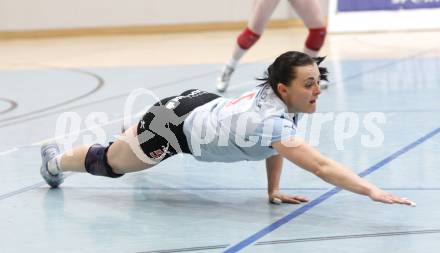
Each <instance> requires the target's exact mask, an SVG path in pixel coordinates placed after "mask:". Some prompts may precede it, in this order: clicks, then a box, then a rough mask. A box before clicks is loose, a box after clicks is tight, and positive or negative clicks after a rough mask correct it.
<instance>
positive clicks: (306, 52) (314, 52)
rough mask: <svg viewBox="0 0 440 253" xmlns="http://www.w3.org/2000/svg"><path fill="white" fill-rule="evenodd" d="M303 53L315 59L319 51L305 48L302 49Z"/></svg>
mask: <svg viewBox="0 0 440 253" xmlns="http://www.w3.org/2000/svg"><path fill="white" fill-rule="evenodd" d="M303 53H305V54H308V55H309V56H310V57H317V56H318V55H319V51H315V50H313V49H310V48H307V47H304V50H303Z"/></svg>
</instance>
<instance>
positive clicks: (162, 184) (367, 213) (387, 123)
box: [0, 28, 440, 253]
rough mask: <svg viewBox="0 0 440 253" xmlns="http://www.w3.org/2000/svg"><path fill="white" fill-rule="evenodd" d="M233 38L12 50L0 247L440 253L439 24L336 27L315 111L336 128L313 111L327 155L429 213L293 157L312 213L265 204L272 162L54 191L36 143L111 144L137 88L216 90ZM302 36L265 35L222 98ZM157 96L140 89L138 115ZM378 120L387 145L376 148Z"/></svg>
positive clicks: (2, 104)
mask: <svg viewBox="0 0 440 253" xmlns="http://www.w3.org/2000/svg"><path fill="white" fill-rule="evenodd" d="M237 33H238V31H226V32H206V33H194V34H191V33H182V34H166V35H164V34H158V35H137V36H114V37H111V36H106V37H74V38H53V39H34V40H2V41H0V55H1V59H2V60H1V61H0V140H2V141H1V143H0V164H1V172H2V176H1V177H0V217H1V218H0V219H1V229H0V238H1V239H0V252H29V251H32V252H43V251H57V252H162V253H165V252H222V251H227V252H237V251H243V252H293V251H295V252H332V253H334V252H350V253H357V252H399V253H413V252H438V249H439V248H440V212H439V211H438V209H440V195H438V193H439V191H440V173H438V169H439V164H440V145H439V143H440V134H439V132H440V113H439V112H440V75H439V74H438V73H440V58H439V56H440V46H439V45H440V32H439V31H427V32H401V33H369V34H345V35H343V34H330V35H329V36H328V39H327V41H326V44H325V47H324V48H323V50H322V55H327V59H326V61H325V62H324V63H323V64H324V65H325V66H327V67H328V68H329V70H330V72H331V73H330V79H331V85H330V87H329V88H328V89H327V90H324V91H323V92H322V94H321V96H320V99H319V100H318V112H317V113H316V115H318V116H323V115H327V116H329V115H330V116H329V117H331V120H330V121H329V122H326V123H323V124H322V128H321V130H320V131H316V129H315V128H313V127H312V126H313V124H312V122H313V119H314V118H313V117H311V116H305V117H304V118H303V119H302V124H303V127H302V130H303V134H304V136H305V137H306V139H308V140H309V141H310V142H311V143H312V144H313V145H314V146H315V147H316V148H318V149H319V150H320V151H321V152H322V153H323V154H325V155H327V156H329V157H331V158H333V159H335V160H337V161H340V162H342V163H343V164H345V165H347V166H348V167H350V168H351V169H353V170H354V171H356V172H357V173H360V174H361V175H362V176H365V178H366V179H367V180H369V181H371V182H373V183H375V184H377V185H378V186H380V187H382V188H384V189H386V190H388V191H391V192H393V193H396V194H398V195H401V196H404V197H408V198H410V199H411V200H413V201H415V202H416V203H417V207H408V206H397V205H385V204H380V203H376V202H372V201H370V200H369V199H368V198H366V197H364V196H359V195H355V194H353V193H350V192H347V191H339V190H338V189H335V188H333V187H332V186H331V185H329V184H327V183H325V182H323V181H321V180H320V179H319V178H316V177H315V176H313V175H311V174H309V173H307V172H305V171H303V170H302V169H300V168H298V167H296V166H295V165H293V164H290V163H289V162H287V161H285V163H284V170H283V175H282V180H281V188H282V190H283V192H285V193H290V194H297V195H303V196H306V197H308V198H309V199H310V200H311V202H309V203H308V204H302V205H288V204H283V205H272V204H269V203H268V201H267V194H266V171H265V163H264V161H260V162H238V163H231V164H225V163H202V162H198V161H196V160H195V159H194V158H192V157H191V156H186V155H185V156H184V155H179V156H176V157H173V158H171V159H168V160H167V161H165V162H163V163H161V164H159V165H158V166H156V167H154V168H152V169H150V170H146V171H141V172H137V173H132V174H127V175H125V176H124V177H122V178H119V179H109V178H102V177H95V176H91V175H88V174H73V173H71V174H66V176H67V178H66V180H65V182H64V184H62V185H61V187H60V188H59V189H50V188H49V187H48V186H47V185H46V184H45V183H44V182H43V180H42V178H41V177H40V174H39V168H40V164H41V159H40V150H39V146H40V144H41V143H42V142H43V141H45V140H48V139H51V138H54V137H59V138H60V139H59V140H60V141H62V142H63V143H65V144H64V145H62V147H63V148H65V149H67V148H68V143H69V142H74V145H78V144H82V143H84V142H95V141H99V142H102V143H104V142H107V141H111V140H114V138H115V136H116V135H117V134H119V132H120V129H121V125H122V121H123V120H122V118H123V116H124V106H125V105H126V101H127V98H128V96H129V94H130V92H131V91H132V90H135V89H137V88H143V89H148V90H150V91H152V92H154V94H155V95H157V96H159V97H165V96H170V95H175V94H178V93H180V92H182V91H184V90H187V89H191V88H199V89H203V90H206V91H211V92H215V80H216V78H217V75H218V74H219V72H220V70H221V68H222V64H223V63H224V62H226V61H227V59H228V58H229V56H230V54H231V51H232V47H233V43H234V40H235V36H236V35H237ZM305 37H306V30H305V29H299V28H295V29H272V30H268V31H267V32H266V33H265V34H264V36H263V37H262V39H261V40H260V41H259V43H257V44H256V45H255V47H254V48H253V49H252V50H250V51H249V52H248V54H247V55H246V56H245V57H244V59H243V61H242V64H241V65H239V68H238V69H237V70H236V72H235V74H234V76H233V78H232V82H231V86H230V89H229V90H228V92H227V93H225V94H224V96H227V97H236V96H238V95H239V94H241V93H243V92H245V91H247V90H249V89H252V88H253V87H254V86H255V85H256V84H258V82H256V81H255V78H256V77H261V76H262V75H263V71H264V70H265V68H266V67H267V66H268V64H270V63H271V61H273V59H274V58H275V57H276V56H277V55H279V54H281V53H283V52H284V51H287V50H301V49H302V47H303V46H302V45H303V41H304V38H305ZM152 102H154V97H153V96H144V97H143V98H142V99H138V100H137V101H136V103H135V104H134V105H133V111H134V112H142V111H143V110H144V109H145V106H146V105H148V104H151V103H152ZM66 112H68V114H66ZM93 112H95V113H94V114H92V113H93ZM96 112H98V113H96ZM372 113H373V115H379V116H380V117H379V118H381V119H382V120H381V121H380V122H376V126H378V130H379V132H380V133H383V141H382V142H380V143H379V144H378V145H365V140H366V139H365V138H366V136H367V137H368V136H369V134H370V135H371V132H370V130H371V128H368V127H369V126H368V124H367V123H366V122H367V121H368V120H366V119H367V118H368V117H369V116H371V115H372ZM133 114H134V113H133ZM66 115H67V116H66ZM91 115H92V116H91ZM93 115H95V116H96V115H97V116H96V117H97V118H95V125H93V124H90V122H89V121H90V119H93ZM72 119H76V120H72ZM66 120H67V121H66ZM338 122H339V123H338ZM341 122H342V123H343V124H342V125H343V128H344V129H342V130H341V128H340V127H337V126H340V123H341ZM96 124H97V125H100V126H101V127H102V128H103V129H104V130H105V134H104V133H103V132H97V128H96ZM338 124H339V125H338ZM351 127H352V128H354V129H355V130H356V131H355V132H354V133H353V134H349V129H350V128H351ZM370 127H371V126H370ZM376 130H377V129H376ZM96 133H100V135H98V136H97V135H96ZM98 137H99V138H98ZM436 210H437V211H436Z"/></svg>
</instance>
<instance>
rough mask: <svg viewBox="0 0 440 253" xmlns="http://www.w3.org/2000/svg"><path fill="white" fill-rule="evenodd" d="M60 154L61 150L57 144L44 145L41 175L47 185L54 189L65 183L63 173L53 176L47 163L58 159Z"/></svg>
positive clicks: (42, 148) (42, 147)
mask: <svg viewBox="0 0 440 253" xmlns="http://www.w3.org/2000/svg"><path fill="white" fill-rule="evenodd" d="M59 154H60V149H59V148H58V145H57V144H55V143H48V144H43V146H41V160H42V164H41V168H40V173H41V176H42V177H43V178H44V180H45V181H46V183H47V184H48V185H50V187H52V188H57V187H58V186H59V185H60V184H61V183H62V182H63V181H64V177H63V172H61V171H60V172H59V173H58V174H56V175H53V174H52V173H50V171H49V168H48V167H47V163H48V162H49V161H50V160H52V159H54V158H55V157H57V156H58V155H59Z"/></svg>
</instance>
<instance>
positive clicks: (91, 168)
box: [85, 144, 124, 178]
mask: <svg viewBox="0 0 440 253" xmlns="http://www.w3.org/2000/svg"><path fill="white" fill-rule="evenodd" d="M110 145H111V144H110ZM110 145H109V146H108V147H103V146H102V145H100V144H94V145H92V146H91V147H90V148H89V151H87V155H86V161H85V167H86V171H87V172H88V173H90V174H92V175H96V176H104V177H112V178H116V177H121V176H123V175H124V174H117V173H114V172H113V170H112V168H111V167H110V165H109V164H108V163H107V151H108V148H109V147H110Z"/></svg>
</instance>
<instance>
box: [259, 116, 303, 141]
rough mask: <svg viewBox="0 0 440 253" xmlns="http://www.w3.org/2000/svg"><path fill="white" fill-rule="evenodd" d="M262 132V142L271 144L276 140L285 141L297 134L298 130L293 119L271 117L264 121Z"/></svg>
mask: <svg viewBox="0 0 440 253" xmlns="http://www.w3.org/2000/svg"><path fill="white" fill-rule="evenodd" d="M260 130H261V132H260V133H259V134H260V136H261V137H262V143H265V144H266V145H268V146H270V145H272V143H274V142H278V141H284V140H287V139H289V138H290V137H293V136H295V134H296V132H297V128H296V125H295V124H294V122H293V120H288V119H285V118H281V117H270V118H268V119H266V120H264V121H263V125H262V128H260Z"/></svg>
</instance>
